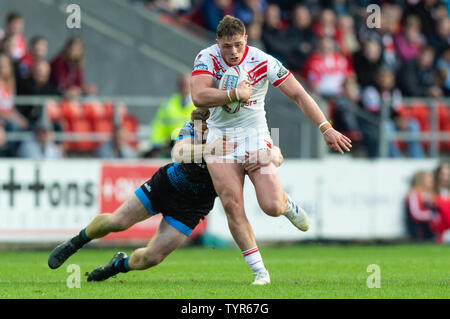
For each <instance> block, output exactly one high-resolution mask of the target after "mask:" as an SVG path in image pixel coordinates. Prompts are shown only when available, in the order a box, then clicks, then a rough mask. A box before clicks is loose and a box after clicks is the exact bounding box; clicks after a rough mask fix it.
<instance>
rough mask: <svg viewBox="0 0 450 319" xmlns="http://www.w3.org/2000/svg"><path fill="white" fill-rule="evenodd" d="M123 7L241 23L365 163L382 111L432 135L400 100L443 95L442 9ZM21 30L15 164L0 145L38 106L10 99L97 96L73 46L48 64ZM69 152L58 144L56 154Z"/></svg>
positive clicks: (207, 4) (15, 40) (212, 1)
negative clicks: (317, 102)
mask: <svg viewBox="0 0 450 319" xmlns="http://www.w3.org/2000/svg"><path fill="white" fill-rule="evenodd" d="M129 1H130V2H141V3H145V5H146V6H147V7H148V9H149V10H151V11H153V12H155V13H156V14H158V15H159V16H160V17H163V21H165V22H168V21H170V19H172V21H175V22H177V23H178V25H179V24H180V22H181V23H182V25H183V26H186V25H187V24H189V25H197V26H199V27H201V28H204V29H207V30H210V31H212V32H214V31H215V29H216V27H217V24H218V23H219V21H220V19H221V18H222V17H223V16H224V15H226V14H232V15H234V16H236V17H238V18H240V19H241V20H242V21H243V22H244V23H245V25H246V27H247V33H248V36H249V39H248V41H249V44H250V45H253V46H257V47H260V48H262V49H263V50H265V51H266V52H268V53H270V54H272V55H273V56H274V57H276V58H278V59H279V60H280V61H281V62H282V63H283V64H285V65H286V66H287V67H288V68H289V69H290V70H291V71H292V72H293V74H294V75H295V76H296V77H297V78H298V79H299V80H300V81H301V83H302V84H303V85H304V86H305V87H306V88H307V89H308V90H309V91H310V92H311V93H312V94H313V95H314V96H320V97H321V98H323V99H325V100H326V101H327V105H328V112H329V113H330V118H331V119H332V120H333V124H334V126H335V127H336V128H337V129H338V130H340V131H342V132H344V133H345V134H346V135H347V136H349V137H350V138H351V139H352V140H353V141H354V146H356V147H355V148H356V149H359V150H361V151H362V154H363V156H368V157H377V156H379V154H378V152H379V127H380V125H379V123H378V122H379V117H380V113H381V112H380V111H381V109H382V108H383V107H389V114H390V116H389V119H388V121H387V122H386V123H383V125H384V129H385V130H386V131H387V132H391V133H395V132H410V133H419V132H424V131H428V130H430V116H431V112H430V109H429V108H428V107H427V105H426V103H425V102H420V101H418V103H416V104H415V106H416V107H404V104H405V103H404V97H412V96H413V97H423V98H425V97H430V98H435V99H439V98H445V97H449V96H450V16H449V8H450V6H447V2H445V1H439V0H391V1H366V0H358V1H347V0H337V1H330V0H297V1H288V0H279V1H272V0H129ZM369 4H377V5H379V7H380V9H381V11H380V15H379V19H380V21H379V22H380V25H379V26H375V27H372V25H370V24H368V23H367V21H368V19H371V18H370V17H369V15H370V13H371V11H369V12H368V10H367V6H368V5H369ZM371 21H372V22H373V21H374V20H371ZM24 28H25V21H24V18H23V17H22V16H21V15H20V14H18V13H10V14H8V15H7V16H6V19H5V23H4V29H3V30H2V32H0V41H1V42H0V155H1V156H6V155H8V156H16V155H18V149H19V144H18V143H17V142H8V143H7V142H2V138H1V136H2V135H3V136H4V135H5V134H7V133H8V132H10V131H13V132H14V131H23V130H31V129H33V128H34V127H37V123H38V121H42V113H43V112H42V107H37V106H33V107H30V106H17V107H16V106H15V105H14V96H15V95H16V94H17V95H21V94H24V95H55V94H56V95H60V96H61V97H62V98H63V99H66V100H68V101H71V100H74V99H76V98H78V97H80V96H91V95H94V94H95V93H96V92H97V88H96V86H95V85H92V84H88V83H86V82H85V79H84V54H83V43H82V40H81V39H80V38H77V37H74V38H70V39H68V40H67V42H66V43H65V44H64V45H63V46H62V48H61V50H60V51H59V53H58V54H57V55H56V56H55V57H52V58H51V59H50V58H49V57H48V56H47V52H48V43H47V40H46V38H45V36H34V37H32V38H31V39H29V41H28V42H27V39H25V37H24ZM169 100H170V98H169ZM72 104H74V103H72ZM72 104H70V103H68V104H67V105H68V106H67V108H68V109H69V110H70V112H72V111H74V108H73V107H72V106H73V105H72ZM162 107H163V106H162ZM94 108H95V107H94ZM51 110H53V111H54V112H53V113H52V112H50V114H51V115H52V114H53V116H54V117H53V121H52V123H51V124H52V125H53V130H54V131H56V132H62V131H64V130H65V129H67V125H66V124H67V123H61V121H58V120H55V118H60V117H61V116H59V115H55V114H56V113H57V111H56V108H52V109H51ZM63 112H64V111H63ZM70 112H69V113H70ZM75 112H76V111H75ZM438 114H439V119H438V129H439V130H440V131H442V132H450V107H449V105H445V104H441V105H440V107H439V110H438ZM96 123H100V122H96ZM102 123H105V122H102ZM41 124H42V123H41ZM152 124H156V125H157V124H158V123H152ZM40 126H41V129H42V127H46V126H48V125H46V124H45V123H43V124H42V125H40ZM79 126H80V127H83V125H81V124H80V125H79ZM152 126H153V125H152ZM134 129H135V128H134ZM114 130H115V128H114V127H112V126H109V127H108V128H107V131H108V132H110V133H111V136H112V137H113V138H114V136H120V135H121V134H118V135H117V134H112V133H113V132H114ZM2 132H6V133H2ZM50 135H51V134H50ZM158 138H159V139H161V137H158ZM167 138H168V139H170V136H168V137H167ZM119 140H122V139H119ZM155 140H156V139H155V137H153V138H152V142H155ZM72 144H73V143H72ZM110 144H111V143H110ZM112 144H113V145H116V144H117V143H112ZM158 144H163V143H162V142H159V141H158ZM70 145H71V144H70V143H69V144H68V143H58V144H57V146H58V147H59V148H60V150H61V154H62V156H64V154H65V153H66V151H67V150H68V149H69V150H70V149H71V146H70ZM85 146H86V147H85V148H87V149H89V150H93V149H94V148H96V147H97V146H98V147H100V145H98V143H97V144H95V143H91V144H86V145H85ZM428 147H429V143H427V142H419V141H410V142H408V143H403V142H397V141H392V142H390V143H389V145H388V150H389V156H391V157H400V156H403V155H405V154H406V155H407V156H409V157H412V158H423V157H424V156H426V150H427V148H428ZM72 148H73V145H72ZM76 148H77V147H75V149H76ZM78 148H79V147H78ZM81 148H82V147H81ZM439 148H440V150H441V152H449V151H450V142H441V143H439ZM94 151H95V152H94V153H96V154H100V152H97V151H96V150H94ZM352 153H356V154H358V152H352ZM115 154H120V155H119V156H125V155H123V154H131V152H117V151H116V152H115ZM165 154H167V152H165ZM151 156H153V155H151Z"/></svg>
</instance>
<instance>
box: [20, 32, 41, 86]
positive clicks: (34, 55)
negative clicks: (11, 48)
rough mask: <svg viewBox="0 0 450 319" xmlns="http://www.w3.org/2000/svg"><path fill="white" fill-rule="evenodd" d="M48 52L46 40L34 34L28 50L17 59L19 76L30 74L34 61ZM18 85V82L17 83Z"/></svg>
mask: <svg viewBox="0 0 450 319" xmlns="http://www.w3.org/2000/svg"><path fill="white" fill-rule="evenodd" d="M47 53H48V42H47V39H45V38H44V37H43V36H40V35H38V36H34V37H32V38H31V40H30V50H29V51H28V52H27V53H26V54H25V55H24V56H23V57H22V58H21V59H20V60H19V76H20V79H17V80H18V81H20V80H21V79H25V78H27V77H28V76H29V75H30V72H31V69H32V68H33V64H34V62H35V61H39V60H44V59H45V58H46V57H47ZM19 85H20V83H19Z"/></svg>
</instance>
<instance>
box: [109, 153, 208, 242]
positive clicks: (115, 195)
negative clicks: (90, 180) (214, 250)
mask: <svg viewBox="0 0 450 319" xmlns="http://www.w3.org/2000/svg"><path fill="white" fill-rule="evenodd" d="M162 165H164V163H163V162H159V163H158V162H152V163H127V162H103V163H102V167H101V178H100V185H101V186H100V213H112V212H114V210H116V209H117V208H118V207H119V206H120V205H121V204H122V203H123V202H124V201H125V200H126V199H127V198H128V197H129V196H130V195H132V194H133V193H134V191H135V190H136V189H137V188H138V187H139V186H140V185H142V184H143V183H144V182H145V181H147V180H148V179H150V178H151V177H152V176H153V174H154V173H155V172H156V171H157V170H158V169H159V168H160V167H161V166H162ZM161 219H162V215H161V214H158V215H156V216H153V217H151V218H148V219H146V220H144V221H142V222H140V223H138V224H136V225H134V226H132V227H131V228H129V229H128V230H126V231H123V232H119V233H111V234H109V235H108V236H106V237H105V238H103V239H102V240H109V241H113V240H114V241H132V240H137V241H141V240H149V239H150V238H151V237H152V236H153V235H154V234H155V232H156V230H157V228H158V226H159V223H160V222H161ZM205 229H206V220H205V221H204V222H202V223H201V224H200V225H198V226H197V227H196V229H195V230H194V232H193V233H192V235H191V238H193V237H195V236H196V235H198V234H199V233H200V232H203V231H204V230H205Z"/></svg>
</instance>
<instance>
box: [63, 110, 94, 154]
mask: <svg viewBox="0 0 450 319" xmlns="http://www.w3.org/2000/svg"><path fill="white" fill-rule="evenodd" d="M67 128H68V131H67V132H69V133H93V132H94V130H93V128H92V126H91V123H89V121H88V120H87V119H83V118H79V119H72V120H71V121H70V122H68V125H67ZM97 144H98V143H96V142H94V141H90V140H88V139H86V140H85V139H83V140H78V141H68V142H66V143H65V145H64V146H65V149H66V151H81V152H90V151H94V150H95V148H96V147H97Z"/></svg>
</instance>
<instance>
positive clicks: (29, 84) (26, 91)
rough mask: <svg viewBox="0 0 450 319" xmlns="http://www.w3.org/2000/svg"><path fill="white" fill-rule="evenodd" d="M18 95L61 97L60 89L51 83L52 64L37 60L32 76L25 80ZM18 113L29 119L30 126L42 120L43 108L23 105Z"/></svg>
mask: <svg viewBox="0 0 450 319" xmlns="http://www.w3.org/2000/svg"><path fill="white" fill-rule="evenodd" d="M17 94H18V95H60V92H59V91H58V89H57V88H56V87H55V86H54V85H52V84H51V83H50V64H49V63H48V62H47V61H45V60H37V61H35V62H34V63H33V66H32V68H31V76H30V77H29V78H27V79H25V80H23V82H22V85H21V86H20V87H19V88H18V91H17ZM17 109H18V111H19V112H20V113H21V114H22V115H23V116H24V117H26V118H27V120H28V122H29V123H30V124H35V123H36V122H38V121H39V120H41V119H42V106H39V105H34V106H32V105H29V106H25V105H21V106H18V107H17Z"/></svg>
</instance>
